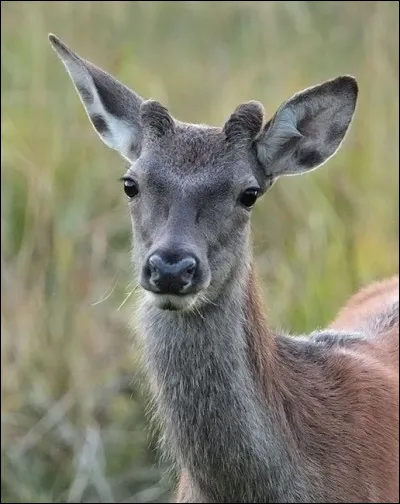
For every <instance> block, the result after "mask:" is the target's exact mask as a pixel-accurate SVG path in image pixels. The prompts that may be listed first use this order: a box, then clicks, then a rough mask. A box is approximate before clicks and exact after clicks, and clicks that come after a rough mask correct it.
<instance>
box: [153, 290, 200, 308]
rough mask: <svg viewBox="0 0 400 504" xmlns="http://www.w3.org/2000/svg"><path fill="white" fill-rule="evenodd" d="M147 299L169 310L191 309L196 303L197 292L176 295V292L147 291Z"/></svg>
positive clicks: (158, 306)
mask: <svg viewBox="0 0 400 504" xmlns="http://www.w3.org/2000/svg"><path fill="white" fill-rule="evenodd" d="M145 296H146V298H147V301H149V302H150V303H151V304H153V305H154V306H156V307H157V308H159V309H160V310H168V311H183V310H187V309H190V308H192V307H193V306H194V304H195V303H196V300H197V298H198V295H197V294H186V295H180V296H177V295H174V294H156V293H154V292H150V291H147V290H146V291H145Z"/></svg>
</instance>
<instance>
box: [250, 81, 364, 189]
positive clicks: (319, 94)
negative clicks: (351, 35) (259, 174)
mask: <svg viewBox="0 0 400 504" xmlns="http://www.w3.org/2000/svg"><path fill="white" fill-rule="evenodd" d="M357 95H358V85H357V82H356V80H355V79H354V78H353V77H350V76H342V77H337V78H336V79H333V80H330V81H327V82H325V83H323V84H321V85H318V86H315V87H312V88H309V89H306V90H304V91H302V92H300V93H298V94H296V95H294V96H293V97H292V98H290V99H289V100H287V101H286V102H285V103H283V105H282V106H281V107H280V108H279V110H278V111H277V112H276V114H275V115H274V116H273V118H272V119H271V120H270V121H269V122H268V123H267V124H266V125H265V127H264V129H263V130H262V131H261V133H260V135H259V137H258V139H257V141H256V148H257V153H258V158H259V161H260V163H261V164H262V165H263V167H264V169H265V173H266V175H267V177H270V178H272V179H273V178H276V177H279V176H282V175H297V174H301V173H304V172H306V171H309V170H313V169H315V168H317V167H318V166H321V165H322V164H323V163H325V161H327V160H328V159H329V158H330V157H331V156H333V154H335V152H336V151H337V150H338V148H339V147H340V144H341V142H342V141H343V139H344V137H345V135H346V132H347V130H348V128H349V126H350V123H351V120H352V118H353V114H354V111H355V107H356V102H357Z"/></svg>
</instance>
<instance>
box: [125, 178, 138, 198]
mask: <svg viewBox="0 0 400 504" xmlns="http://www.w3.org/2000/svg"><path fill="white" fill-rule="evenodd" d="M123 180H124V192H125V194H126V195H127V196H128V198H133V197H135V196H136V195H137V194H138V192H139V188H138V186H137V184H136V182H135V181H134V180H133V179H131V178H124V179H123Z"/></svg>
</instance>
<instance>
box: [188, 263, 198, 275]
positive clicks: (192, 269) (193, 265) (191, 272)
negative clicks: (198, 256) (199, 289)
mask: <svg viewBox="0 0 400 504" xmlns="http://www.w3.org/2000/svg"><path fill="white" fill-rule="evenodd" d="M195 268H196V265H195V264H192V265H191V266H188V267H187V268H186V273H187V274H188V275H193V274H194V270H195Z"/></svg>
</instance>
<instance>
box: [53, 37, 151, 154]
mask: <svg viewBox="0 0 400 504" xmlns="http://www.w3.org/2000/svg"><path fill="white" fill-rule="evenodd" d="M49 40H50V43H51V45H52V47H53V49H54V50H55V52H56V53H57V55H58V56H59V57H60V59H61V61H62V62H63V64H64V66H65V68H66V69H67V72H68V74H69V76H70V77H71V80H72V82H73V84H74V86H75V89H76V91H77V92H78V94H79V97H80V99H81V102H82V104H83V106H84V107H85V110H86V113H87V115H88V117H89V119H90V122H91V123H92V125H93V127H94V129H95V130H96V132H97V133H98V135H99V136H100V138H101V139H102V140H103V142H104V143H105V144H106V145H107V146H108V147H110V148H112V149H115V150H116V151H118V152H119V153H120V154H121V155H122V156H123V157H125V158H126V159H128V160H129V161H133V160H135V159H136V158H137V157H138V156H139V155H140V150H141V144H142V128H141V125H140V117H139V111H140V106H141V104H142V103H143V101H144V100H143V98H141V97H140V96H139V95H138V94H136V93H135V92H133V91H132V90H130V89H129V88H127V87H126V86H125V85H124V84H122V83H121V82H119V81H117V80H116V79H115V78H114V77H112V76H111V75H109V74H108V73H106V72H104V71H103V70H101V69H100V68H98V67H96V66H95V65H93V64H92V63H90V62H88V61H86V60H84V59H82V58H81V57H80V56H78V55H77V54H75V53H74V52H73V51H72V50H71V49H69V48H68V47H67V46H66V45H65V44H64V43H63V42H61V40H60V39H58V38H57V37H56V36H55V35H52V34H49Z"/></svg>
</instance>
